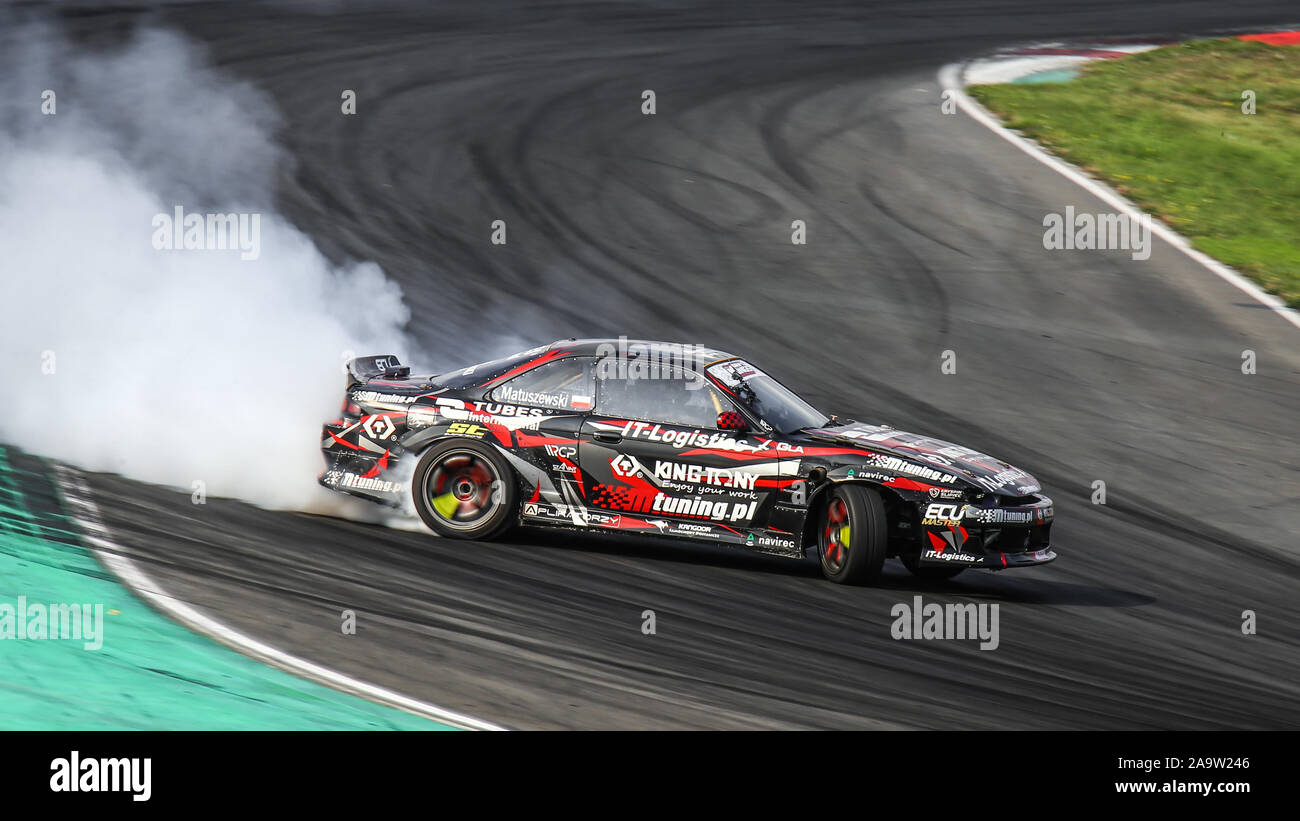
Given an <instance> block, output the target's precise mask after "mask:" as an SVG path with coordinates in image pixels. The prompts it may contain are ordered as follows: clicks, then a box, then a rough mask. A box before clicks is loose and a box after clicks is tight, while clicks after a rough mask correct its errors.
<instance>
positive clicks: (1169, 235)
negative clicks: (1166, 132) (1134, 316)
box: [939, 63, 1300, 328]
mask: <svg viewBox="0 0 1300 821" xmlns="http://www.w3.org/2000/svg"><path fill="white" fill-rule="evenodd" d="M965 72H966V64H964V63H949V64H948V65H946V66H944V67H943V68H941V69H939V85H940V87H941V90H946V91H951V92H952V93H953V97H954V98H955V99H956V100H957V104H958V105H959V106H961V108H962V110H963V111H965V112H966V113H967V114H969V115H970V116H971V118H973V119H974V120H975V121H976V122H978V123H980V124H981V125H983V126H985V127H986V128H988V129H989V130H990V131H992V132H993V133H995V134H997V135H998V136H1000V137H1002V138H1003V139H1004V140H1006V141H1007V142H1009V143H1011V144H1012V145H1014V146H1016V147H1018V148H1019V149H1020V150H1021V151H1023V152H1025V153H1026V154H1028V155H1029V156H1031V157H1033V158H1034V159H1036V160H1038V161H1039V162H1041V163H1042V164H1043V165H1046V166H1047V167H1048V168H1051V169H1053V170H1054V171H1056V172H1058V173H1060V174H1061V175H1062V176H1064V177H1066V178H1067V179H1069V180H1070V181H1071V182H1074V183H1076V184H1078V185H1080V186H1082V187H1083V188H1084V189H1085V190H1086V191H1088V192H1089V193H1091V194H1093V195H1094V196H1096V197H1097V198H1098V199H1100V200H1102V201H1103V202H1105V203H1107V204H1108V205H1110V206H1111V207H1113V208H1115V209H1117V210H1118V211H1119V212H1120V213H1123V214H1126V215H1128V217H1129V219H1139V218H1140V217H1142V216H1146V215H1145V214H1144V212H1143V211H1142V210H1141V209H1140V208H1138V207H1137V206H1136V205H1134V204H1133V203H1131V202H1129V201H1128V200H1127V199H1125V198H1124V197H1123V196H1122V195H1121V194H1120V193H1119V192H1118V191H1115V190H1114V189H1112V188H1111V187H1109V186H1107V185H1104V184H1102V183H1100V182H1098V181H1097V180H1094V179H1092V178H1091V177H1088V176H1086V175H1085V174H1083V173H1082V172H1080V171H1079V170H1078V169H1077V168H1075V167H1074V166H1072V165H1070V164H1069V163H1067V162H1065V161H1064V160H1062V159H1060V158H1059V157H1056V156H1055V155H1053V154H1051V153H1050V152H1048V151H1047V150H1046V149H1045V148H1043V147H1042V146H1040V145H1039V144H1038V143H1036V142H1034V141H1033V140H1030V139H1028V138H1026V137H1022V136H1020V135H1019V134H1017V133H1016V132H1014V131H1011V130H1010V129H1008V128H1005V127H1003V125H1002V124H1001V123H1000V122H998V120H997V118H995V117H994V116H993V115H992V114H991V113H989V111H988V110H987V109H986V108H984V106H982V105H980V104H979V103H977V102H976V101H975V100H974V99H973V98H972V97H971V96H970V95H969V94H967V93H966V88H965ZM1151 232H1152V233H1154V234H1156V235H1157V236H1159V237H1160V238H1161V239H1163V240H1164V241H1165V242H1167V243H1169V244H1170V245H1172V246H1174V247H1175V248H1177V249H1178V250H1180V251H1182V252H1183V253H1184V254H1186V255H1187V256H1189V257H1191V258H1192V259H1193V260H1194V261H1196V262H1199V263H1200V264H1201V265H1202V266H1203V267H1205V268H1207V269H1209V271H1210V272H1211V273H1213V274H1214V275H1215V276H1217V277H1219V278H1220V279H1222V280H1224V281H1225V282H1228V283H1231V284H1232V285H1235V286H1237V288H1239V289H1240V290H1242V291H1244V292H1246V293H1247V294H1249V295H1250V296H1251V297H1253V298H1254V299H1255V300H1257V301H1259V302H1262V303H1263V304H1264V305H1266V306H1267V307H1269V308H1271V309H1272V310H1273V311H1274V313H1276V314H1277V315H1278V316H1280V317H1282V318H1283V319H1285V320H1286V321H1287V322H1290V323H1291V324H1292V325H1294V326H1296V327H1297V328H1300V311H1296V310H1295V309H1293V308H1289V307H1287V304H1286V303H1285V302H1283V301H1282V300H1281V299H1280V298H1279V297H1276V296H1274V295H1273V294H1270V293H1268V292H1267V291H1265V290H1264V289H1263V288H1260V287H1259V286H1258V285H1256V284H1255V283H1253V282H1251V281H1250V280H1249V279H1246V278H1245V277H1244V276H1242V275H1241V274H1239V273H1237V272H1236V271H1235V270H1233V269H1232V268H1229V267H1228V266H1227V265H1224V264H1223V263H1222V262H1219V261H1218V260H1217V259H1215V258H1213V257H1211V256H1209V255H1207V254H1204V253H1202V252H1200V251H1198V250H1196V249H1195V248H1193V247H1192V245H1191V243H1190V242H1188V241H1187V239H1186V238H1185V237H1183V236H1182V235H1181V234H1179V233H1177V232H1175V231H1174V230H1172V229H1171V228H1169V227H1168V226H1166V225H1165V224H1164V223H1162V222H1161V221H1160V220H1158V219H1156V218H1155V217H1151Z"/></svg>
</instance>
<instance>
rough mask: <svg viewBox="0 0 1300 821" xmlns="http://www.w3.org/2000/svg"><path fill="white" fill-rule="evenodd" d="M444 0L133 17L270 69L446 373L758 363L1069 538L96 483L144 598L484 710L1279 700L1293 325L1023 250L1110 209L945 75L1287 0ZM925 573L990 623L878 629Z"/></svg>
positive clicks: (296, 196)
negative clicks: (953, 556)
mask: <svg viewBox="0 0 1300 821" xmlns="http://www.w3.org/2000/svg"><path fill="white" fill-rule="evenodd" d="M428 5H429V6H430V8H429V9H427V10H420V11H416V12H403V11H400V10H399V9H397V8H394V7H393V6H390V5H387V4H384V5H380V6H377V7H376V8H375V9H374V10H371V11H367V12H361V11H356V10H353V11H349V12H346V13H339V14H322V13H314V12H309V11H304V10H302V9H300V8H299V7H298V6H297V5H295V4H286V5H281V6H277V7H274V8H270V9H261V10H242V11H239V12H238V13H233V12H232V11H231V9H230V8H229V7H228V6H226V5H225V4H215V5H213V6H207V5H205V4H190V5H185V6H182V7H177V8H174V9H170V10H167V11H166V12H164V13H162V15H161V19H162V20H163V21H165V22H167V23H169V24H172V25H176V26H178V27H180V28H182V29H183V30H185V31H187V32H188V33H189V34H191V35H192V36H194V37H196V38H199V39H202V40H204V41H206V42H207V43H209V44H210V47H211V50H212V51H211V54H212V58H213V59H214V60H215V61H216V62H217V63H218V64H220V65H222V66H225V67H227V68H229V69H230V70H232V71H234V72H236V73H237V74H238V75H239V76H241V77H244V78H246V79H248V80H250V81H252V82H254V83H256V84H257V85H258V86H260V87H262V88H264V89H266V90H267V91H268V92H270V94H271V95H272V96H273V97H274V99H275V101H276V103H277V104H278V105H279V107H280V108H281V110H282V112H283V114H284V117H285V127H284V129H283V133H282V139H283V140H284V142H285V144H286V146H287V147H288V148H289V149H290V150H291V152H292V153H293V155H294V157H295V159H296V167H295V169H294V170H293V172H292V175H291V177H290V178H289V179H286V180H285V182H284V184H283V186H282V208H283V210H284V212H285V213H287V214H289V215H290V216H291V217H292V218H293V219H294V220H295V221H296V222H297V223H298V224H299V225H300V226H301V227H302V228H304V229H305V230H307V231H309V232H311V234H312V235H313V236H314V237H315V238H316V240H317V242H318V243H319V244H320V245H321V247H322V248H324V249H326V250H327V251H328V252H329V253H330V254H332V255H335V256H337V257H339V258H343V257H351V258H356V259H369V260H374V261H376V262H378V263H379V264H380V265H381V266H382V267H383V268H384V270H385V271H386V272H387V274H388V275H389V276H390V277H392V278H394V279H396V280H397V281H399V282H400V283H401V284H402V286H403V288H404V290H405V293H406V297H407V301H408V303H409V304H410V305H411V307H412V309H413V310H414V313H415V318H414V320H413V321H412V326H411V331H412V333H413V334H414V335H415V336H416V337H417V338H418V340H419V342H420V344H421V347H422V349H423V350H425V351H437V352H439V353H438V354H437V356H438V357H439V361H438V362H437V363H432V364H438V365H448V366H449V365H455V364H468V363H471V362H476V361H480V360H481V359H483V358H485V356H486V355H487V354H488V353H495V352H496V351H487V350H486V348H487V347H488V346H489V345H491V344H492V342H493V340H498V339H500V338H501V337H502V336H504V335H507V334H513V335H515V336H518V337H519V340H520V343H521V344H520V345H519V346H518V347H527V346H529V345H532V344H540V343H544V342H549V341H551V340H554V339H557V338H562V337H568V336H617V335H619V334H627V335H629V336H632V337H637V336H641V337H650V338H665V339H671V340H681V341H691V342H700V343H706V344H710V345H714V346H717V347H721V348H724V349H730V350H734V351H736V352H739V353H744V354H747V355H749V356H750V357H751V358H752V359H753V360H754V361H755V362H757V363H759V364H760V365H762V366H763V367H764V368H765V369H767V370H768V371H770V372H772V373H774V374H776V375H777V376H778V377H780V378H782V379H783V380H784V381H786V382H787V383H789V384H791V386H792V387H794V388H796V389H797V390H799V391H801V392H803V393H804V394H805V395H806V396H808V397H809V398H810V399H811V400H812V401H814V403H816V404H819V405H820V406H821V407H822V408H824V409H826V410H828V411H831V412H838V413H840V414H841V415H844V416H850V417H854V418H858V419H863V420H867V421H887V422H889V423H891V424H893V425H895V426H897V427H900V428H904V429H909V430H916V431H919V432H924V433H932V434H936V435H940V436H942V437H944V438H948V439H952V440H954V441H957V442H961V443H963V444H967V445H970V446H972V447H975V448H978V449H980V450H983V451H986V452H989V453H992V454H994V455H997V456H999V457H1001V458H1004V459H1007V460H1009V461H1011V462H1014V463H1015V464H1018V465H1020V466H1022V467H1024V468H1026V469H1028V470H1030V471H1031V472H1033V473H1034V474H1035V475H1036V476H1037V477H1038V478H1039V479H1040V480H1042V482H1043V484H1044V486H1045V488H1046V492H1047V493H1048V494H1049V495H1051V496H1052V497H1054V498H1055V499H1056V501H1057V524H1056V527H1055V528H1054V535H1055V543H1056V548H1057V550H1058V552H1059V553H1060V556H1061V558H1060V560H1059V561H1058V562H1056V563H1055V564H1054V565H1051V566H1049V567H1046V568H1041V569H1037V570H1026V571H1023V572H1019V573H1017V572H1007V573H1005V574H995V573H989V572H983V571H976V572H968V573H966V574H965V575H963V576H962V577H960V578H959V579H957V580H955V581H953V582H949V583H938V584H922V583H919V582H917V581H916V580H914V579H913V578H912V577H911V576H910V575H908V574H907V573H906V571H904V570H903V568H902V567H901V565H898V564H897V563H896V562H892V561H891V562H890V563H889V566H888V567H887V574H888V575H887V578H886V580H885V583H884V584H883V585H882V586H880V587H877V588H844V587H840V586H837V585H833V584H830V583H827V582H824V581H822V580H821V578H820V576H819V573H818V571H817V568H816V567H815V566H812V565H811V564H800V563H795V562H788V561H782V560H777V559H765V558H761V557H752V556H749V555H745V554H741V553H736V552H728V551H724V550H721V549H711V548H708V547H703V548H691V547H686V546H679V545H675V544H671V543H660V542H651V541H638V540H631V541H628V540H622V541H616V540H598V539H594V538H578V537H570V536H568V535H539V534H523V535H520V536H516V537H514V538H512V540H510V541H508V542H506V543H495V544H473V543H469V544H467V543H453V542H449V541H446V540H440V539H436V538H433V537H432V536H431V535H427V534H424V533H418V532H406V531H401V530H390V529H384V528H380V527H376V526H371V525H363V524H358V523H353V522H348V521H340V520H335V519H329V518H322V517H314V516H307V515H302V514H284V513H270V512H266V511H262V510H259V509H257V508H254V507H251V506H248V505H245V504H242V503H236V502H228V501H221V500H212V501H210V502H209V504H208V505H206V506H205V507H203V508H196V507H195V506H193V505H191V504H190V501H189V497H188V495H186V494H181V493H176V492H173V491H169V490H164V489H159V488H153V487H149V486H145V485H141V484H138V483H134V482H129V481H126V480H123V479H119V478H116V477H111V476H91V477H89V483H90V486H91V488H92V489H93V490H94V491H95V492H96V498H97V501H98V503H99V505H100V507H101V508H102V510H103V513H104V517H105V520H106V523H107V525H108V527H109V529H110V530H111V532H112V533H113V535H114V538H115V539H116V540H117V541H118V542H120V543H121V544H123V545H125V546H126V547H127V549H128V550H129V551H130V553H131V555H132V556H133V557H134V558H135V559H136V561H137V562H138V563H139V564H140V565H141V567H143V568H144V569H145V570H146V571H147V572H149V573H150V574H152V575H153V576H155V577H156V578H157V579H158V580H159V581H160V582H161V583H162V584H163V586H164V587H166V588H167V589H168V590H169V591H170V592H171V593H173V594H175V595H177V596H178V597H180V598H183V599H185V600H187V601H189V602H191V603H193V604H195V605H196V606H198V607H200V608H201V609H203V610H205V611H206V612H208V613H210V614H212V615H215V616H216V617H218V618H220V619H221V620H223V621H225V622H227V623H229V624H231V625H233V626H235V627H237V628H239V629H242V630H244V631H246V632H249V633H251V634H253V635H255V636H259V637H263V638H265V640H267V641H268V642H269V643H271V644H274V645H276V646H278V647H280V648H282V649H284V650H286V651H289V652H292V653H294V654H297V655H300V656H304V657H307V658H311V659H314V660H316V661H319V662H321V663H323V664H326V665H328V666H331V667H333V668H335V669H337V670H340V671H343V672H346V673H349V674H351V675H354V676H357V677H359V678H362V679H365V680H367V681H370V682H374V683H376V684H380V685H384V686H387V687H390V688H393V689H396V690H398V691H400V692H402V693H405V694H407V695H410V696H413V697H416V698H420V699H424V700H427V701H431V702H434V703H436V704H439V705H442V706H444V707H447V708H449V709H453V710H457V711H462V712H466V713H470V714H472V715H475V716H478V717H480V718H483V719H487V720H489V721H494V722H498V723H500V724H503V725H505V726H508V727H512V728H613V729H620V728H774V727H782V728H799V727H807V728H975V729H984V728H1030V729H1042V728H1078V729H1097V728H1107V729H1122V728H1132V729H1148V728H1171V729H1190V728H1197V729H1218V728H1293V729H1294V728H1297V727H1300V676H1298V675H1297V673H1300V664H1297V661H1298V660H1300V627H1298V626H1300V597H1297V595H1296V593H1297V579H1300V545H1298V544H1297V534H1300V473H1298V472H1297V471H1300V424H1298V422H1297V420H1300V344H1298V343H1300V330H1297V329H1296V328H1295V327H1293V326H1291V325H1289V324H1287V323H1286V322H1285V321H1283V320H1282V319H1281V318H1280V317H1278V316H1276V315H1275V314H1273V313H1272V312H1270V311H1269V310H1267V309H1266V308H1264V307H1262V306H1261V305H1259V304H1256V303H1255V302H1253V301H1252V300H1251V299H1249V298H1248V297H1247V296H1246V295H1245V294H1243V293H1241V292H1239V291H1237V290H1236V289H1234V288H1232V287H1231V286H1230V285H1228V284H1226V283H1224V282H1222V281H1220V280H1219V279H1217V278H1215V277H1214V276H1213V275H1211V274H1210V273H1209V272H1208V271H1206V270H1204V269H1202V268H1200V267H1199V266H1197V265H1196V264H1194V263H1192V262H1191V261H1190V260H1188V259H1187V258H1186V257H1184V256H1183V255H1182V254H1180V253H1178V252H1176V251H1175V250H1173V249H1172V248H1170V247H1168V246H1166V245H1163V244H1161V243H1159V242H1158V241H1157V242H1156V245H1155V248H1154V253H1153V254H1152V257H1151V259H1150V260H1149V261H1146V262H1138V261H1134V260H1132V259H1130V258H1129V256H1128V255H1127V254H1125V253H1123V252H1106V253H1084V252H1074V253H1064V252H1048V251H1045V250H1044V249H1043V248H1042V242H1041V238H1042V218H1043V215H1044V214H1046V213H1048V212H1060V211H1061V210H1062V209H1064V208H1065V206H1067V205H1074V206H1075V207H1076V208H1077V209H1079V210H1086V211H1091V212H1097V211H1102V210H1106V207H1105V206H1104V205H1103V204H1102V203H1100V202H1099V201H1096V200H1094V199H1093V198H1092V197H1091V196H1089V195H1088V194H1086V193H1085V192H1083V191H1082V190H1080V189H1079V188H1077V187H1076V186H1075V185H1073V184H1072V183H1070V182H1069V181H1067V180H1065V179H1064V178H1062V177H1060V176H1058V175H1057V174H1055V173H1054V172H1053V171H1051V170H1049V169H1047V168H1045V167H1043V166H1041V165H1039V164H1037V163H1033V162H1032V161H1030V160H1029V159H1027V158H1026V156H1025V155H1023V154H1022V153H1021V152H1019V151H1017V150H1016V149H1015V148H1014V147H1012V146H1010V145H1009V144H1007V143H1006V142H1004V141H1003V140H1001V139H1000V138H998V137H997V136H996V135H994V134H993V133H991V132H989V131H987V130H986V129H985V128H983V127H982V126H980V125H979V124H977V123H975V122H973V121H972V120H970V119H969V118H967V117H965V116H964V115H961V114H956V115H952V116H946V115H944V114H942V113H941V111H940V107H939V102H940V91H941V89H940V88H939V86H938V81H937V80H936V72H937V70H938V69H939V68H940V67H941V66H942V65H943V64H945V63H948V62H951V61H954V60H960V59H964V58H967V57H971V56H977V55H979V54H982V53H986V52H988V51H990V50H992V49H995V48H998V47H1001V46H1007V45H1012V44H1016V43H1024V42H1036V41H1044V40H1055V39H1063V38H1081V37H1086V36H1101V35H1110V36H1122V35H1147V36H1176V35H1179V34H1195V33H1209V32H1214V31H1220V30H1225V29H1248V28H1250V27H1251V26H1255V27H1264V26H1269V25H1278V24H1285V23H1288V22H1294V21H1293V20H1291V19H1289V17H1288V15H1291V16H1293V15H1294V6H1293V5H1292V4H1290V3H1287V2H1274V3H1256V4H1252V6H1251V7H1249V8H1233V7H1231V6H1230V5H1229V4H1225V3H1221V2H1146V3H1131V2H1114V0H1106V1H1105V2H1094V3H1076V4H1068V5H1067V4H1049V3H1043V4H1033V3H1025V2H1015V1H1014V0H1009V1H1008V2H1001V3H995V4H991V3H987V2H974V0H971V1H970V2H952V1H949V2H901V0H900V1H899V2H891V3H882V4H876V5H869V4H860V3H833V2H814V3H794V2H790V3H776V2H770V0H760V1H758V2H746V3H739V2H737V3H719V2H713V3H709V2H685V0H682V2H670V3H636V2H629V3H614V2H604V3H598V2H590V3H580V4H573V5H564V6H561V5H560V4H551V3H543V4H537V5H535V6H533V5H532V4H526V3H496V2H475V3H449V4H443V3H439V4H436V6H437V8H434V5H435V4H428ZM982 6H984V7H988V8H987V9H982V8H981V7H982ZM137 19H140V17H139V15H137V14H136V13H134V12H125V11H110V12H104V13H98V14H94V15H89V16H86V17H73V18H70V20H69V23H70V26H71V27H72V28H73V29H74V30H78V29H80V30H82V31H86V32H89V31H91V30H92V29H93V30H95V31H97V32H100V33H103V32H111V31H112V30H113V29H114V27H115V26H125V25H126V24H127V23H128V22H130V21H132V20H137ZM342 88H353V89H356V90H357V92H358V97H359V111H360V114H359V116H357V117H354V118H345V117H341V116H339V114H338V102H337V101H338V99H339V89H342ZM643 89H653V90H654V91H655V92H656V95H657V114H656V115H655V116H653V117H647V116H643V115H642V114H641V111H640V106H641V92H642V90H643ZM495 219H503V220H506V222H507V223H508V225H509V244H508V245H507V246H504V247H499V246H493V245H492V244H490V243H489V241H488V237H489V232H490V228H489V226H490V223H491V222H492V221H493V220H495ZM795 219H802V220H805V221H806V223H807V225H808V243H807V245H804V246H796V245H792V244H791V242H790V223H791V221H792V220H795ZM1245 349H1252V350H1254V351H1256V353H1257V356H1258V362H1259V372H1258V373H1257V374H1255V375H1250V376H1247V375H1243V374H1242V373H1241V370H1240V365H1241V361H1242V360H1241V354H1242V351H1243V350H1245ZM945 350H951V351H953V352H955V354H956V356H957V363H958V370H957V373H956V374H947V375H945V374H942V373H941V371H940V367H939V365H940V357H941V354H942V352H943V351H945ZM462 352H463V353H462ZM330 353H331V355H332V353H333V352H330ZM372 353H383V352H380V351H375V352H372ZM401 353H403V354H407V353H414V352H401ZM417 359H418V357H417ZM301 435H303V436H308V437H313V436H315V435H316V431H314V430H307V431H302V432H301ZM1095 480H1102V481H1104V482H1105V483H1106V487H1107V503H1106V504H1105V505H1094V504H1092V502H1091V500H1090V496H1091V494H1092V483H1093V482H1094V481H1095ZM917 594H922V595H924V596H925V598H926V600H927V601H937V602H944V601H954V600H958V601H977V602H982V601H987V602H999V603H1001V605H1002V607H1001V645H1000V646H999V647H998V649H996V650H995V651H981V650H979V649H978V647H977V646H976V645H975V644H974V643H971V642H924V641H910V642H909V641H895V640H894V639H892V638H891V636H890V624H891V622H892V621H893V619H892V617H891V615H890V609H891V607H892V606H893V605H894V604H896V603H899V602H910V601H911V600H912V597H913V596H914V595H917ZM345 608H350V609H354V610H356V611H357V612H358V614H359V619H360V621H359V624H360V629H359V633H358V635H356V636H351V637H349V636H343V635H340V632H339V629H338V623H339V622H338V619H339V615H338V614H339V612H340V611H341V610H343V609H345ZM646 609H652V610H654V611H655V613H656V615H657V631H658V632H657V635H653V636H645V635H642V633H641V630H640V627H641V613H642V611H643V610H646ZM1247 609H1251V610H1255V611H1256V612H1257V614H1258V619H1259V634H1258V635H1255V636H1244V635H1242V632H1241V630H1240V625H1241V614H1242V611H1243V610H1247Z"/></svg>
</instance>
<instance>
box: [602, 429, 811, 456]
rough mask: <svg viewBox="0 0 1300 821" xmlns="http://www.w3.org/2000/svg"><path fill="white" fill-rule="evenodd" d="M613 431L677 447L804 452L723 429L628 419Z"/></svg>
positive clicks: (799, 448)
mask: <svg viewBox="0 0 1300 821" xmlns="http://www.w3.org/2000/svg"><path fill="white" fill-rule="evenodd" d="M616 430H618V431H619V433H620V434H621V435H622V436H623V438H624V439H642V440H645V441H647V442H662V443H663V444H665V445H669V446H671V447H674V448H677V449H679V450H680V449H682V448H687V447H691V448H709V449H713V450H728V451H733V452H736V453H758V452H761V451H765V450H775V451H777V452H779V453H803V452H804V450H803V446H802V445H792V444H790V443H789V442H780V441H777V440H775V439H764V438H762V437H755V438H756V439H757V440H758V441H757V442H751V441H749V440H748V439H737V438H736V437H735V436H734V435H732V434H730V433H726V432H721V431H719V432H714V433H704V432H703V431H701V430H700V429H699V428H695V429H693V430H683V429H680V428H667V427H664V426H663V425H660V424H656V423H653V422H635V421H633V422H627V423H626V424H624V425H623V427H622V428H616Z"/></svg>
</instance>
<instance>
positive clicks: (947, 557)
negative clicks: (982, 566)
mask: <svg viewBox="0 0 1300 821" xmlns="http://www.w3.org/2000/svg"><path fill="white" fill-rule="evenodd" d="M921 556H922V557H923V558H926V559H933V560H936V561H941V562H961V563H963V564H974V563H975V562H979V561H983V557H982V556H972V555H971V554H969V553H958V552H956V551H953V550H944V551H939V550H934V549H933V548H932V549H930V550H927V551H925V552H924V553H922V554H921Z"/></svg>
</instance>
